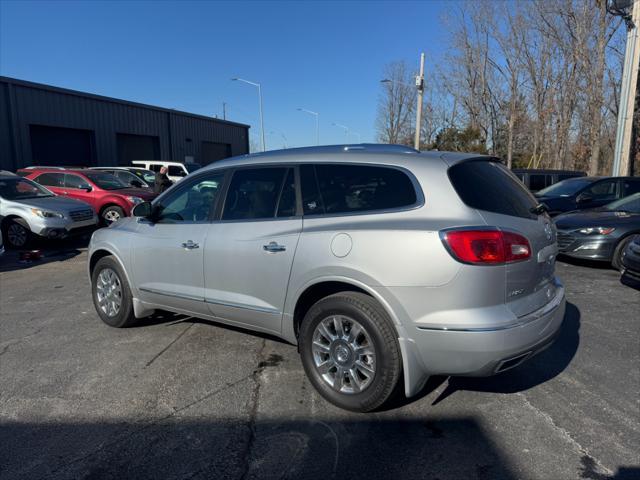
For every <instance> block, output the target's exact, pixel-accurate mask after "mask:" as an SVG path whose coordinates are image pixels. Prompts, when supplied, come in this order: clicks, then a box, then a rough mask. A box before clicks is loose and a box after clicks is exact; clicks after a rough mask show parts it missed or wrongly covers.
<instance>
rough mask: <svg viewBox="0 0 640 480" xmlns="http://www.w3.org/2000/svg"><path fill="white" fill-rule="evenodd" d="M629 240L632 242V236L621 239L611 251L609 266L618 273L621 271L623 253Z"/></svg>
mask: <svg viewBox="0 0 640 480" xmlns="http://www.w3.org/2000/svg"><path fill="white" fill-rule="evenodd" d="M631 240H633V235H631V236H629V237H626V238H623V239H622V240H621V241H620V242H619V243H618V245H617V246H616V249H615V250H614V251H613V258H612V259H611V265H612V266H613V268H615V269H616V270H618V271H620V270H622V258H623V257H624V251H625V250H626V249H627V246H628V245H629V243H631Z"/></svg>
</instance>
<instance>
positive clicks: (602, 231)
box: [578, 227, 615, 235]
mask: <svg viewBox="0 0 640 480" xmlns="http://www.w3.org/2000/svg"><path fill="white" fill-rule="evenodd" d="M578 231H579V232H580V233H584V234H585V235H609V234H610V233H611V232H613V231H615V228H613V227H587V228H581V229H580V230H578Z"/></svg>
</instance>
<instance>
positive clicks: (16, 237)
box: [7, 223, 28, 247]
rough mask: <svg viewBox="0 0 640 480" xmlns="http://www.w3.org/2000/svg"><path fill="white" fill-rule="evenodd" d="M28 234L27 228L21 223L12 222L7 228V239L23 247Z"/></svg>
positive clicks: (12, 243)
mask: <svg viewBox="0 0 640 480" xmlns="http://www.w3.org/2000/svg"><path fill="white" fill-rule="evenodd" d="M27 236H28V232H27V229H26V228H24V227H23V226H22V225H20V224H19V223H12V224H11V225H9V228H7V240H8V241H9V243H11V245H14V246H16V247H23V246H24V245H25V244H26V243H27Z"/></svg>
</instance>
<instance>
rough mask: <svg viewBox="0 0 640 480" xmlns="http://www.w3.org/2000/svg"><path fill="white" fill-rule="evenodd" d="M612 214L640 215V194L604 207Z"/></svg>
mask: <svg viewBox="0 0 640 480" xmlns="http://www.w3.org/2000/svg"><path fill="white" fill-rule="evenodd" d="M604 208H605V209H606V210H609V211H611V212H629V213H640V193H634V194H633V195H629V196H628V197H624V198H621V199H620V200H616V201H615V202H611V203H609V204H607V205H605V206H604Z"/></svg>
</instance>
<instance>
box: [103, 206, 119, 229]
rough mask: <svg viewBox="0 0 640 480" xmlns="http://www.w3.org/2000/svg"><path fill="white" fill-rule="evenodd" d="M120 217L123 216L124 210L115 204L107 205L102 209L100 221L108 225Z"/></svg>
mask: <svg viewBox="0 0 640 480" xmlns="http://www.w3.org/2000/svg"><path fill="white" fill-rule="evenodd" d="M122 217H124V210H122V208H120V207H118V206H116V205H112V206H110V207H107V208H105V209H104V210H103V211H102V221H103V222H104V223H105V225H110V224H112V223H113V222H117V221H118V220H120V219H121V218H122Z"/></svg>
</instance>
